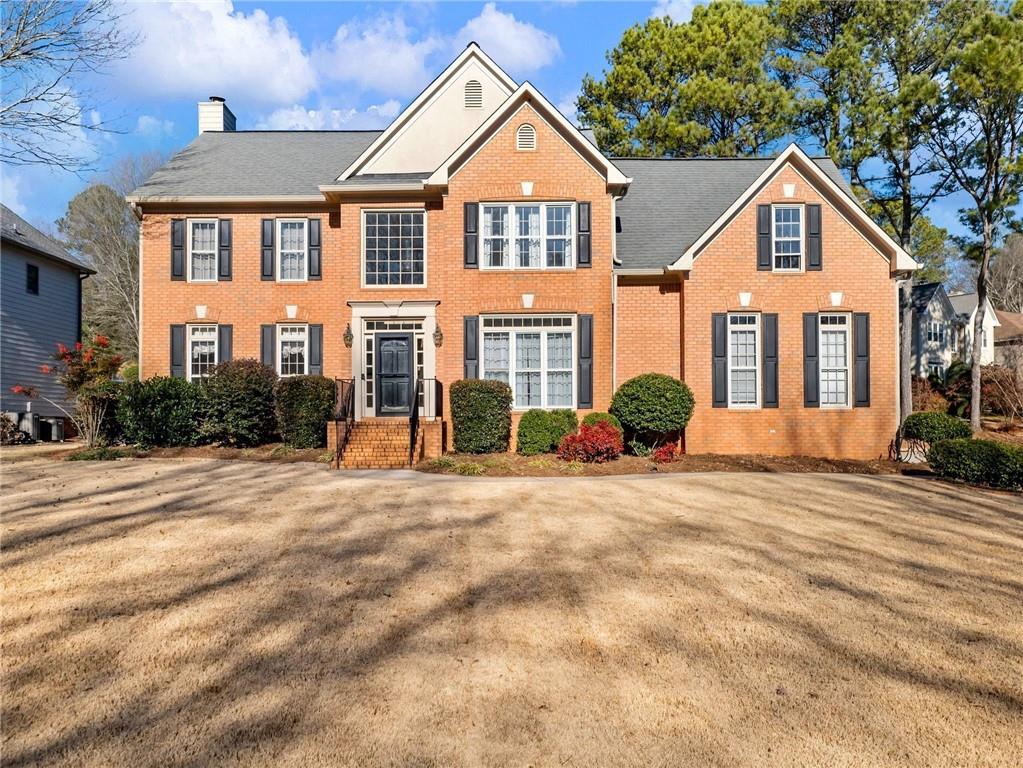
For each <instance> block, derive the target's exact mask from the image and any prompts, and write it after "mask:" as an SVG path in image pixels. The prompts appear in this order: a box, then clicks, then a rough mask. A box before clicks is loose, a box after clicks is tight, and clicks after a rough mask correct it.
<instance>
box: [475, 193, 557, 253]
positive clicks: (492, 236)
mask: <svg viewBox="0 0 1023 768" xmlns="http://www.w3.org/2000/svg"><path fill="white" fill-rule="evenodd" d="M480 207H481V208H482V218H483V226H482V227H481V231H480V238H481V239H482V241H483V242H482V251H483V259H482V264H481V267H482V268H483V269H571V268H572V267H573V266H574V265H575V261H574V256H573V251H572V231H573V221H572V219H573V216H574V215H575V214H574V209H575V205H574V204H573V203H522V204H512V203H496V204H490V203H486V204H483V205H481V206H480Z"/></svg>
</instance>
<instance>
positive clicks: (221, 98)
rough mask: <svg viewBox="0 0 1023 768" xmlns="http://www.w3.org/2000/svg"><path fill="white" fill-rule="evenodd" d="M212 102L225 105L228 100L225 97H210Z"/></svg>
mask: <svg viewBox="0 0 1023 768" xmlns="http://www.w3.org/2000/svg"><path fill="white" fill-rule="evenodd" d="M210 101H216V102H219V103H221V104H223V103H225V102H226V101H227V100H226V99H225V98H224V97H223V96H210Z"/></svg>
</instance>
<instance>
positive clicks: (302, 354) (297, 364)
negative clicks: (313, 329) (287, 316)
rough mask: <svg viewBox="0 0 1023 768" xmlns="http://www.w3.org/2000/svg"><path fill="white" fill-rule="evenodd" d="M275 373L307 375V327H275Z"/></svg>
mask: <svg viewBox="0 0 1023 768" xmlns="http://www.w3.org/2000/svg"><path fill="white" fill-rule="evenodd" d="M277 373H278V374H280V375H281V376H302V375H305V374H307V373H309V326H308V325H278V326H277Z"/></svg>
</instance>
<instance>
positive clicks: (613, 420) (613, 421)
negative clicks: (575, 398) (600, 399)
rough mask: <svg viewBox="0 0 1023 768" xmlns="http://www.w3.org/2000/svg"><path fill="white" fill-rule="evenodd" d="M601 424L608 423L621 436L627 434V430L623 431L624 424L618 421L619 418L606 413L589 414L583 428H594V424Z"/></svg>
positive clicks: (584, 419) (584, 418)
mask: <svg viewBox="0 0 1023 768" xmlns="http://www.w3.org/2000/svg"><path fill="white" fill-rule="evenodd" d="M601 422H607V423H608V424H610V425H611V426H612V427H614V428H615V429H617V430H618V432H619V433H620V434H622V435H624V434H625V430H624V429H622V423H621V422H620V421H618V417H617V416H615V415H614V414H611V413H606V412H605V411H594V412H593V413H587V414H586V416H585V417H583V426H587V427H592V426H593V425H594V424H599V423H601Z"/></svg>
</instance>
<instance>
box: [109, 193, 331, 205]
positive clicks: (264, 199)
mask: <svg viewBox="0 0 1023 768" xmlns="http://www.w3.org/2000/svg"><path fill="white" fill-rule="evenodd" d="M124 199H125V200H126V201H128V202H129V203H131V204H132V205H145V204H147V203H197V204H207V203H209V204H217V203H322V202H324V199H323V196H322V195H128V196H126V197H125V198H124Z"/></svg>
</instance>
